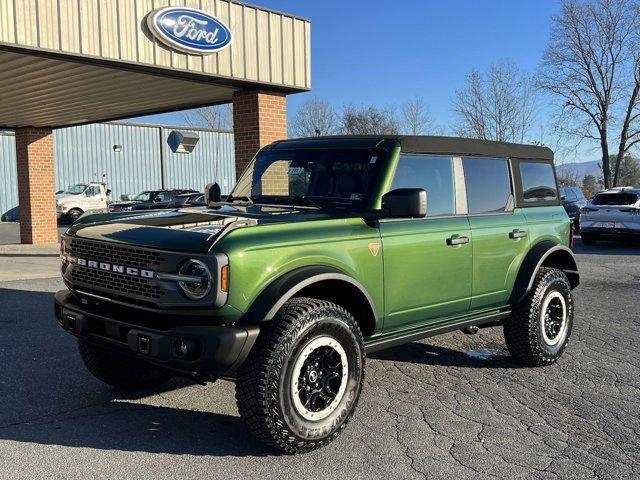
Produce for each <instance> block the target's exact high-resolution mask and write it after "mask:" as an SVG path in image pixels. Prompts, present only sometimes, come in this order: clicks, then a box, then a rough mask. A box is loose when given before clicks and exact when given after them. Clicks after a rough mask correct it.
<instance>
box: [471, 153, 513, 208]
mask: <svg viewBox="0 0 640 480" xmlns="http://www.w3.org/2000/svg"><path fill="white" fill-rule="evenodd" d="M462 167H463V169H464V179H465V183H466V186H467V207H468V211H469V214H483V213H484V214H486V213H503V212H506V211H510V210H512V209H513V197H512V194H511V177H510V175H509V165H508V162H507V160H505V159H500V158H478V157H465V158H463V159H462Z"/></svg>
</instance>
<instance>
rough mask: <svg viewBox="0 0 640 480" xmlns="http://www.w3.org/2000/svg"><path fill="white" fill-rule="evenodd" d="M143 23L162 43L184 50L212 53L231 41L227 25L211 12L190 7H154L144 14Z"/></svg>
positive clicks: (202, 53)
mask: <svg viewBox="0 0 640 480" xmlns="http://www.w3.org/2000/svg"><path fill="white" fill-rule="evenodd" d="M147 24H148V25H149V28H150V29H151V32H152V33H153V34H154V35H155V36H156V37H157V38H158V39H160V40H161V41H162V42H163V43H165V44H167V45H168V46H170V47H172V48H175V49H176V50H180V51H183V52H186V53H196V54H199V55H204V54H207V53H214V52H217V51H220V50H222V49H223V48H225V47H228V46H229V44H230V43H231V31H230V30H229V27H227V26H226V25H225V24H224V23H222V22H221V21H220V20H218V19H217V18H215V17H213V16H212V15H209V14H208V13H206V12H203V11H201V10H196V9H193V8H184V7H167V8H161V9H159V10H154V11H153V12H151V13H150V14H149V16H148V17H147Z"/></svg>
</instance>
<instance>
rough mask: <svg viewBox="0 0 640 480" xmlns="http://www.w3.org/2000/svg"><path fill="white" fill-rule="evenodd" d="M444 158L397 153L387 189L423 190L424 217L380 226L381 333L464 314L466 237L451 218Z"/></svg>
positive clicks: (448, 162) (449, 172) (462, 224)
mask: <svg viewBox="0 0 640 480" xmlns="http://www.w3.org/2000/svg"><path fill="white" fill-rule="evenodd" d="M455 177H456V176H455V175H454V165H453V160H452V158H450V157H437V156H430V155H401V157H400V159H399V163H398V167H397V169H396V173H395V177H394V181H393V184H392V189H395V188H423V189H425V190H426V191H427V217H426V218H423V219H394V220H384V221H381V222H380V234H381V237H382V245H383V256H384V288H385V293H384V298H385V320H384V330H385V331H393V330H401V329H403V328H406V327H408V326H417V325H419V324H426V323H432V322H434V321H436V319H441V318H445V317H452V316H456V315H462V314H465V313H466V312H467V311H468V309H469V302H470V298H471V271H472V238H471V230H470V227H469V221H468V218H467V217H466V215H464V214H456V194H455V181H454V178H455Z"/></svg>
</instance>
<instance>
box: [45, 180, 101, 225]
mask: <svg viewBox="0 0 640 480" xmlns="http://www.w3.org/2000/svg"><path fill="white" fill-rule="evenodd" d="M110 194H111V190H109V189H108V188H107V186H106V184H105V183H101V182H90V183H78V184H76V185H73V186H71V187H69V188H67V189H66V190H64V191H62V192H61V193H57V194H56V215H57V217H58V220H62V221H68V222H70V223H73V222H75V221H76V220H77V219H78V218H80V216H81V215H82V214H83V213H85V212H90V211H98V210H106V209H107V204H108V202H109V195H110Z"/></svg>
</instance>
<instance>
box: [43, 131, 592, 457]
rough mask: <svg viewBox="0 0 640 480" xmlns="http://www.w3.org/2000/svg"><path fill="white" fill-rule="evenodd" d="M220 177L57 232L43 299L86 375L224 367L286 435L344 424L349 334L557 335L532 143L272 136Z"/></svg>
mask: <svg viewBox="0 0 640 480" xmlns="http://www.w3.org/2000/svg"><path fill="white" fill-rule="evenodd" d="M219 192H220V189H219V188H218V187H217V185H215V184H214V185H210V186H209V187H208V188H207V192H206V194H207V203H208V207H202V208H186V209H179V210H170V211H167V210H161V211H160V210H158V211H149V212H145V213H139V212H127V213H102V214H94V215H86V216H84V217H82V218H81V219H80V221H78V222H77V223H75V224H74V225H73V226H72V227H71V228H70V229H69V230H68V231H67V232H66V233H65V235H64V236H63V240H62V247H61V256H62V276H63V279H64V282H65V284H66V286H67V287H68V290H63V291H60V292H58V293H57V294H56V296H55V315H56V318H57V321H58V323H59V324H60V326H61V327H62V328H64V329H65V330H66V331H68V332H69V333H71V334H73V335H75V336H76V337H78V345H79V350H80V355H81V357H82V360H83V361H84V363H85V364H86V367H87V368H88V370H89V371H90V372H91V373H92V374H93V375H95V376H96V377H97V378H99V379H100V380H102V381H104V382H106V383H108V384H110V385H113V386H115V387H118V388H125V389H142V388H149V387H155V386H158V385H160V384H162V383H164V382H166V381H168V380H169V379H170V378H171V377H172V376H177V375H180V376H186V377H189V378H191V379H193V380H195V381H198V382H206V381H214V380H216V379H218V378H223V379H231V380H234V381H235V382H236V398H237V403H238V409H239V411H240V415H241V416H242V418H243V419H244V420H245V421H246V423H247V425H248V428H249V429H250V430H251V432H253V433H254V434H255V435H256V436H257V437H258V438H259V439H261V440H262V441H264V442H266V443H268V444H270V445H272V446H274V447H276V448H279V449H282V450H284V451H286V452H289V453H296V452H305V451H309V450H312V449H314V448H318V447H321V446H323V445H326V444H327V443H329V442H330V441H332V440H333V439H334V438H336V436H337V435H338V434H339V433H340V432H341V431H342V430H343V429H344V427H345V425H346V424H347V422H348V421H349V419H350V418H351V416H352V415H353V413H354V410H355V407H356V404H357V402H358V398H359V397H360V391H361V389H362V385H363V377H364V366H365V353H366V352H373V351H376V350H380V349H383V348H388V347H392V346H396V345H400V344H403V343H406V342H411V341H415V340H418V339H422V338H425V337H429V336H432V335H436V334H440V333H445V332H449V331H452V330H458V329H460V330H465V331H466V332H468V333H469V332H473V331H477V328H478V327H480V328H482V327H497V326H501V327H502V328H503V331H504V336H505V340H506V344H507V347H508V349H509V351H510V352H511V354H512V356H513V357H514V359H515V360H516V361H517V362H519V363H521V364H523V365H528V366H542V365H548V364H550V363H553V362H554V361H556V360H557V359H558V358H559V357H560V356H561V355H562V352H563V351H564V349H565V347H566V345H567V342H568V340H569V336H570V335H571V327H572V322H573V311H574V305H573V297H572V293H571V292H572V289H573V288H575V287H576V286H577V285H578V283H579V276H578V272H577V267H576V262H575V260H574V257H573V254H572V252H571V250H570V243H571V230H570V221H569V218H568V217H567V215H566V213H565V211H564V209H563V207H562V205H561V203H560V198H559V195H558V186H557V181H556V176H555V171H554V166H553V154H552V152H551V151H550V150H549V149H547V148H543V147H535V146H527V145H515V144H506V143H495V142H488V141H478V140H469V139H457V138H445V137H403V136H382V137H381V136H377V137H326V138H310V139H298V140H288V141H281V142H276V143H273V144H271V145H269V146H267V147H265V148H263V149H262V150H261V151H260V152H259V153H258V154H257V155H256V157H255V159H254V161H253V163H252V164H251V165H250V166H249V168H247V170H246V171H245V172H244V174H243V175H242V177H241V178H240V180H239V181H238V183H237V185H236V187H235V188H234V190H233V191H232V193H231V195H229V196H228V197H227V198H226V199H225V200H224V201H222V200H221V198H220V195H219Z"/></svg>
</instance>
